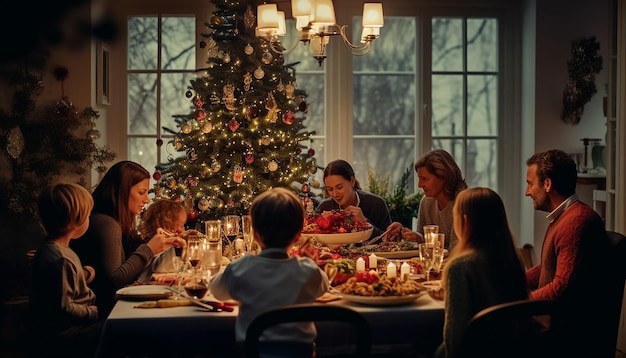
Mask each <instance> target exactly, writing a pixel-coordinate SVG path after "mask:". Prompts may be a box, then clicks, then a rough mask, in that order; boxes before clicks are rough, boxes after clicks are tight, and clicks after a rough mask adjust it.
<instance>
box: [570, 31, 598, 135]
mask: <svg viewBox="0 0 626 358" xmlns="http://www.w3.org/2000/svg"><path fill="white" fill-rule="evenodd" d="M598 49H600V43H599V42H598V41H597V40H596V38H595V36H592V37H590V38H587V39H580V40H576V41H574V42H573V43H572V59H571V60H569V61H568V62H567V72H568V74H569V80H568V81H567V84H566V86H565V90H564V91H563V113H561V120H562V121H563V122H565V123H567V124H578V123H579V122H580V118H581V116H582V114H583V110H584V107H585V104H586V103H587V102H589V101H590V100H591V97H593V95H594V94H596V92H597V91H598V90H597V89H596V83H595V74H596V73H599V72H600V70H602V56H600V55H598Z"/></svg>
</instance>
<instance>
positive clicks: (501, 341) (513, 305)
mask: <svg viewBox="0 0 626 358" xmlns="http://www.w3.org/2000/svg"><path fill="white" fill-rule="evenodd" d="M555 310H556V306H555V303H554V301H549V300H519V301H513V302H507V303H502V304H498V305H495V306H491V307H487V308H485V309H483V310H481V311H480V312H478V313H476V314H475V315H474V317H473V318H472V319H471V320H470V322H469V323H468V325H467V328H466V331H465V334H464V336H463V342H462V345H461V348H460V350H459V353H460V355H459V356H460V357H482V358H495V357H508V358H522V357H524V358H525V357H551V356H553V355H552V353H553V352H554V350H553V348H552V346H551V342H550V319H551V318H552V316H553V314H554V313H555Z"/></svg>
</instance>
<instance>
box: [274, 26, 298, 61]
mask: <svg viewBox="0 0 626 358" xmlns="http://www.w3.org/2000/svg"><path fill="white" fill-rule="evenodd" d="M301 34H302V31H298V40H297V41H296V43H295V44H293V46H291V47H290V48H288V49H282V50H281V49H280V48H278V47H276V44H277V43H280V44H281V45H282V42H280V40H278V36H271V35H268V39H267V40H268V41H269V43H270V49H272V51H274V52H275V53H277V54H280V55H286V54H288V53H291V52H292V51H293V50H295V49H296V47H298V44H299V43H300V42H301V40H300V37H301Z"/></svg>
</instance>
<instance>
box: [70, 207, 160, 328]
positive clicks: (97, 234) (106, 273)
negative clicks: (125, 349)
mask: <svg viewBox="0 0 626 358" xmlns="http://www.w3.org/2000/svg"><path fill="white" fill-rule="evenodd" d="M71 247H72V249H74V251H76V253H77V254H78V256H79V257H80V259H81V261H82V262H83V265H89V266H92V267H93V268H94V269H95V270H96V277H95V279H94V280H93V282H92V283H91V288H92V289H93V290H94V292H95V293H96V297H97V305H98V310H99V312H100V314H101V315H102V317H106V316H107V315H108V314H109V312H110V311H111V309H113V304H114V299H115V292H116V291H117V290H118V289H120V288H122V287H124V286H126V285H128V284H131V283H133V281H135V280H136V279H137V276H139V274H140V273H141V272H142V271H143V269H144V268H146V267H147V266H148V265H149V264H150V263H151V262H152V259H153V257H154V254H153V253H152V250H150V248H149V247H148V245H146V244H141V245H139V246H138V247H137V249H136V250H135V251H134V252H131V253H126V252H124V245H123V240H122V228H121V226H120V224H119V223H118V222H117V221H116V220H115V219H114V218H112V217H111V216H108V215H104V214H100V213H92V214H91V217H90V222H89V229H88V230H87V233H85V235H83V237H81V238H80V239H77V240H72V243H71Z"/></svg>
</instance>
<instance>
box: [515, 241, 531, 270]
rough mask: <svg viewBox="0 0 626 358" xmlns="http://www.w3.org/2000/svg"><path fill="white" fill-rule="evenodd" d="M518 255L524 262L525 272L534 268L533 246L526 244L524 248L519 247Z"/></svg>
mask: <svg viewBox="0 0 626 358" xmlns="http://www.w3.org/2000/svg"><path fill="white" fill-rule="evenodd" d="M517 254H518V255H519V258H520V260H521V261H522V265H524V269H525V270H528V269H529V268H531V267H533V266H534V263H533V245H531V244H524V246H522V247H518V248H517Z"/></svg>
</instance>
